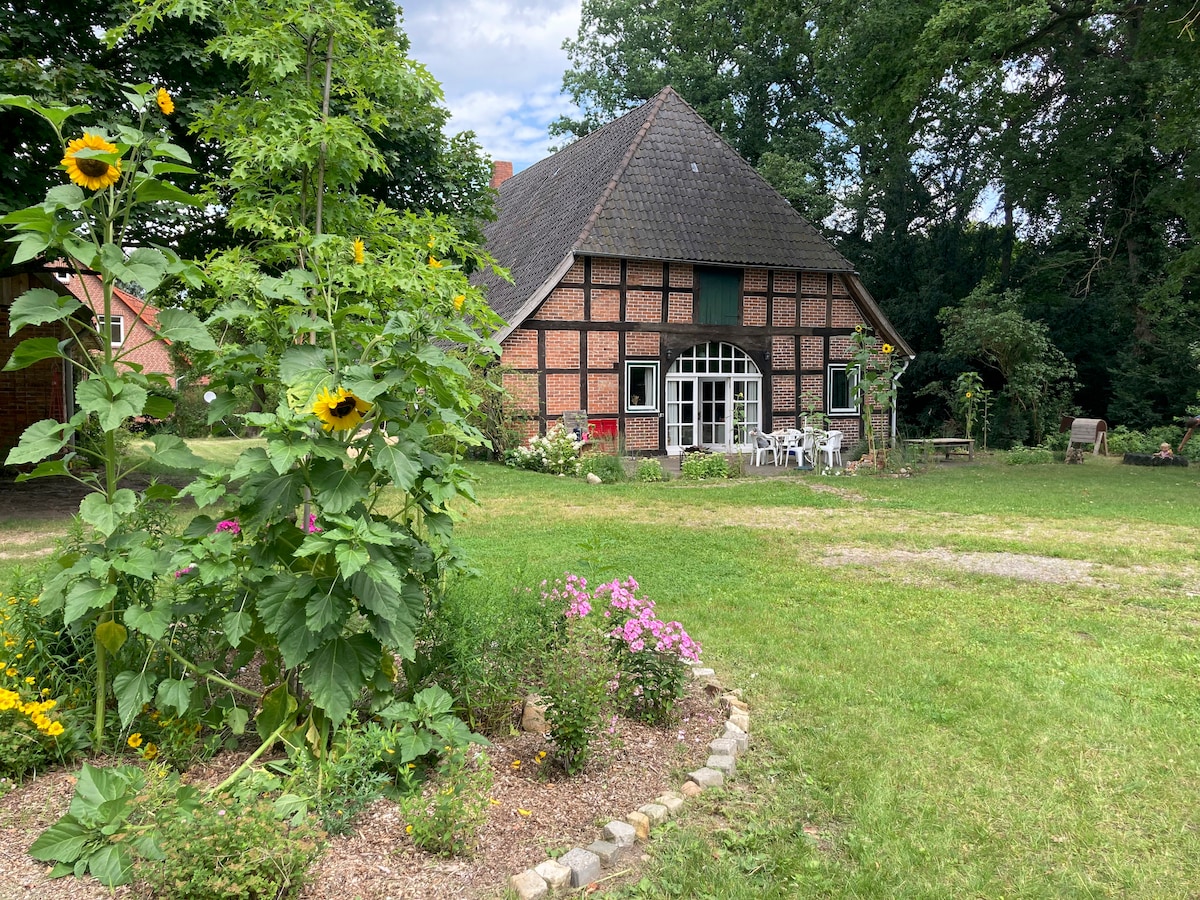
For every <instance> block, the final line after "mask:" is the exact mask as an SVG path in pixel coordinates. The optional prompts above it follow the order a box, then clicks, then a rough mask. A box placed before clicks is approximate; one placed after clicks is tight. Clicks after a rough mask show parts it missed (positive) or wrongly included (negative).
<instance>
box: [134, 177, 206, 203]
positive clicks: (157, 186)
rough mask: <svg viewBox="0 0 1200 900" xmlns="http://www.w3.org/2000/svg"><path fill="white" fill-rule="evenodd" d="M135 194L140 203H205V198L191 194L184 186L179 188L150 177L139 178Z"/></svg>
mask: <svg viewBox="0 0 1200 900" xmlns="http://www.w3.org/2000/svg"><path fill="white" fill-rule="evenodd" d="M134 195H135V196H136V197H137V200H138V202H139V203H156V202H158V201H160V200H169V201H172V202H174V203H182V204H184V205H185V206H203V205H204V201H203V200H201V199H200V198H199V197H195V196H193V195H191V194H189V193H188V192H187V191H185V190H183V189H182V188H177V187H175V185H173V184H171V183H169V182H166V181H158V180H156V179H154V178H150V177H145V178H140V179H138V183H137V187H136V188H134Z"/></svg>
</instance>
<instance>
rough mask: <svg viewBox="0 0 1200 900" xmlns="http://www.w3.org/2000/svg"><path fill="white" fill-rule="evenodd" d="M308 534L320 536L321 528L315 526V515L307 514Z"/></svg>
mask: <svg viewBox="0 0 1200 900" xmlns="http://www.w3.org/2000/svg"><path fill="white" fill-rule="evenodd" d="M308 533H309V534H320V533H321V526H320V525H318V524H317V514H316V513H309V514H308Z"/></svg>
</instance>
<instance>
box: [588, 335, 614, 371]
mask: <svg viewBox="0 0 1200 900" xmlns="http://www.w3.org/2000/svg"><path fill="white" fill-rule="evenodd" d="M617 358H618V354H617V332H615V331H592V332H589V333H588V340H587V364H588V368H589V369H611V368H612V367H613V366H615V365H616V364H617Z"/></svg>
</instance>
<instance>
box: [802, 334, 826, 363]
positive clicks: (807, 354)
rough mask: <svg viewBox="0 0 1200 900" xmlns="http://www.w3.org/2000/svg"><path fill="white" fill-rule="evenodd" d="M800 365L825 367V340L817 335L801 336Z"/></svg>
mask: <svg viewBox="0 0 1200 900" xmlns="http://www.w3.org/2000/svg"><path fill="white" fill-rule="evenodd" d="M800 367H801V368H802V369H822V368H824V367H825V342H824V341H823V340H821V339H820V338H819V337H816V336H815V335H805V336H803V337H801V338H800Z"/></svg>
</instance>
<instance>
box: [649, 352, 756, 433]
mask: <svg viewBox="0 0 1200 900" xmlns="http://www.w3.org/2000/svg"><path fill="white" fill-rule="evenodd" d="M666 412H667V452H668V453H680V452H682V451H683V450H685V449H687V448H688V447H695V446H698V447H703V448H705V449H706V450H721V451H725V452H736V451H738V450H748V449H751V447H750V444H751V441H750V432H751V431H753V430H755V429H758V428H761V427H762V373H761V372H760V371H759V369H758V366H756V365H755V364H754V360H752V359H751V358H750V357H749V356H747V355H746V354H745V352H744V351H742V350H740V349H739V348H737V347H735V346H734V345H733V344H728V343H725V342H724V341H711V342H709V343H707V344H697V345H696V346H694V347H692V348H691V349H690V350H688V351H686V352H685V353H684V354H683V355H681V356H680V357H679V358H678V359H677V360H675V363H674V365H672V366H671V369H670V371H668V372H667V409H666Z"/></svg>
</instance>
